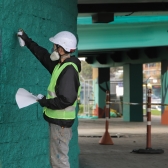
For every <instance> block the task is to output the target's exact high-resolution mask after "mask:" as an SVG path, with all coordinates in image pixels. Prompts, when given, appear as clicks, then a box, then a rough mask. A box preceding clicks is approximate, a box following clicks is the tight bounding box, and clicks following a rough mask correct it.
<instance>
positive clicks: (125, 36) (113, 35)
mask: <svg viewBox="0 0 168 168" xmlns="http://www.w3.org/2000/svg"><path fill="white" fill-rule="evenodd" d="M77 32H78V36H79V44H78V50H79V53H80V52H83V53H84V52H85V51H87V52H88V51H94V50H114V49H124V48H143V47H155V46H167V45H168V22H166V21H163V22H146V23H129V24H128V23H122V24H92V25H78V27H77Z"/></svg>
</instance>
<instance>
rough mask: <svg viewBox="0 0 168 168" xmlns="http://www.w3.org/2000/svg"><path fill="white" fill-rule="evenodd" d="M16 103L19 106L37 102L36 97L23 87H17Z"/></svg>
mask: <svg viewBox="0 0 168 168" xmlns="http://www.w3.org/2000/svg"><path fill="white" fill-rule="evenodd" d="M15 99H16V103H17V105H18V107H19V108H23V107H27V106H29V105H31V104H34V103H37V97H36V96H34V95H33V94H32V93H30V92H28V91H27V90H25V89H23V88H19V89H18V91H17V93H16V95H15Z"/></svg>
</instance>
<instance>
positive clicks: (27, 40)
mask: <svg viewBox="0 0 168 168" xmlns="http://www.w3.org/2000/svg"><path fill="white" fill-rule="evenodd" d="M17 36H18V37H20V38H22V39H23V40H24V42H25V44H26V45H27V43H28V42H29V41H30V38H29V37H28V35H27V34H26V33H25V32H24V31H23V33H22V35H19V34H17Z"/></svg>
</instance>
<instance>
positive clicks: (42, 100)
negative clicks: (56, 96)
mask: <svg viewBox="0 0 168 168" xmlns="http://www.w3.org/2000/svg"><path fill="white" fill-rule="evenodd" d="M37 101H38V102H39V103H40V106H41V107H44V106H46V107H47V99H46V96H44V97H43V98H42V99H38V100H37Z"/></svg>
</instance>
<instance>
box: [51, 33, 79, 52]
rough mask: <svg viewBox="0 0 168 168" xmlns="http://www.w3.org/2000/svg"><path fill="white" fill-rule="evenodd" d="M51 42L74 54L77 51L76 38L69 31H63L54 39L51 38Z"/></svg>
mask: <svg viewBox="0 0 168 168" xmlns="http://www.w3.org/2000/svg"><path fill="white" fill-rule="evenodd" d="M49 40H50V41H51V42H52V43H54V44H58V45H60V46H61V47H63V48H64V49H65V51H67V52H73V51H75V49H76V44H77V40H76V37H75V36H74V35H73V34H72V33H71V32H68V31H61V32H59V33H58V34H56V35H55V36H54V37H51V38H49Z"/></svg>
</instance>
